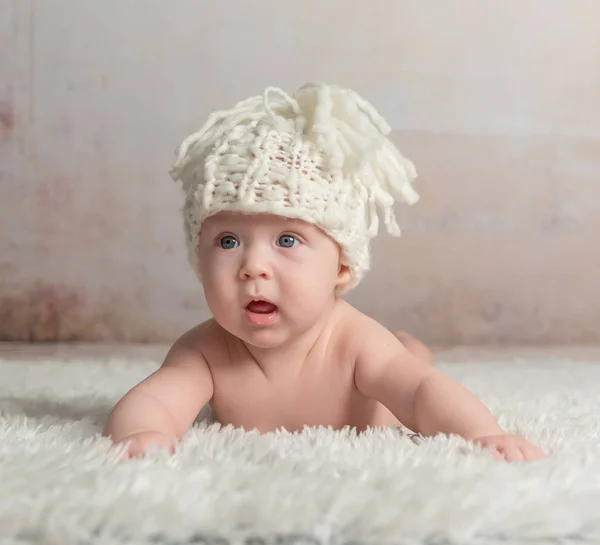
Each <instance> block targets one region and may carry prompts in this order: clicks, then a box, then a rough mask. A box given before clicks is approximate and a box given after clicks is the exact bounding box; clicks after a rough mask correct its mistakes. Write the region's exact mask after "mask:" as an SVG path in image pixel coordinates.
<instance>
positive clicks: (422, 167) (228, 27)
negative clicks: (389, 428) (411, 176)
mask: <svg viewBox="0 0 600 545" xmlns="http://www.w3.org/2000/svg"><path fill="white" fill-rule="evenodd" d="M336 8H338V9H336ZM340 8H342V9H341V11H339V9H340ZM0 13H1V14H2V16H0V338H2V339H48V340H49V339H110V340H164V339H170V338H173V337H174V336H175V335H176V334H178V333H179V332H181V330H183V329H184V328H186V327H188V326H190V325H192V324H194V323H196V322H197V321H199V320H202V319H204V318H205V317H207V311H206V308H205V306H204V302H203V298H202V294H201V290H200V287H199V286H198V284H197V282H196V280H195V277H194V275H193V273H192V272H191V271H190V270H189V268H188V265H187V262H186V258H185V252H184V247H183V235H182V231H181V227H180V221H179V216H178V208H179V206H180V194H179V189H178V186H176V185H175V184H174V183H172V182H171V181H170V179H169V177H168V169H169V166H170V163H171V160H172V157H173V150H174V148H175V146H176V145H177V144H178V142H179V141H180V139H181V138H182V137H183V136H185V135H186V134H187V133H188V132H189V131H191V130H193V129H195V128H197V127H198V125H199V124H200V123H201V122H202V121H203V120H204V118H205V116H206V115H207V114H208V113H209V112H210V111H211V110H212V109H215V108H221V107H224V106H229V105H231V104H232V103H233V102H234V101H236V100H238V99H240V98H243V97H245V96H247V95H249V94H255V93H258V92H260V90H261V89H262V88H264V87H265V86H267V85H271V84H275V85H279V86H282V87H283V88H285V89H287V90H288V91H290V92H291V91H293V90H294V89H295V88H297V87H298V86H299V85H301V84H302V83H304V82H305V81H308V80H315V79H317V80H325V81H330V82H336V83H339V84H342V85H348V86H352V87H355V88H356V89H357V90H358V91H359V92H361V93H362V94H363V95H364V96H366V97H367V98H368V99H370V100H371V101H372V102H373V103H374V104H375V105H376V106H377V107H378V108H379V109H380V111H381V112H382V113H383V114H384V115H385V116H386V117H387V118H388V120H389V121H390V124H391V125H392V126H393V127H394V131H395V132H394V138H395V140H396V142H397V143H398V145H399V146H400V147H401V149H402V150H403V151H404V152H405V153H406V154H407V155H408V156H409V157H411V158H412V159H413V161H414V162H415V163H416V165H417V167H418V170H419V171H420V174H421V178H420V181H419V184H418V189H419V190H420V192H421V193H422V196H423V199H422V201H421V202H420V203H419V204H418V205H417V206H416V207H414V208H411V209H408V210H400V217H401V220H402V226H403V228H404V235H405V236H404V237H403V238H401V239H390V238H386V237H383V238H381V239H380V240H378V241H377V242H376V244H375V246H374V265H373V270H372V272H371V274H370V275H369V276H368V277H367V279H366V280H365V282H364V284H363V285H361V286H360V287H359V288H358V289H357V290H356V291H355V292H353V293H352V294H351V296H350V299H351V300H352V301H353V302H354V303H356V304H357V305H358V306H359V307H360V308H361V309H363V310H364V311H366V312H368V313H371V314H372V315H374V316H375V317H378V318H379V319H381V320H382V321H383V322H384V323H386V324H388V325H390V326H397V327H403V328H405V329H408V330H409V331H412V332H414V333H415V334H417V335H419V336H421V337H423V338H424V339H426V340H428V341H431V342H451V343H453V342H503V341H506V342H550V343H555V342H588V341H590V342H591V341H599V340H600V284H599V282H598V277H599V271H600V249H599V246H600V244H599V235H600V216H599V214H598V211H599V207H600V205H599V203H600V31H599V28H600V27H599V23H598V21H600V2H597V1H596V0H587V1H585V0H505V1H502V2H500V1H497V2H481V1H480V0H451V1H447V2H424V1H423V0H411V1H401V0H397V1H394V2H392V1H387V0H379V1H373V0H370V1H369V2H366V1H364V0H353V1H349V0H343V1H342V0H339V1H331V2H323V1H321V0H303V1H302V2H276V1H274V0H269V1H267V0H261V1H260V2H247V1H243V0H238V1H233V0H229V1H222V2H198V1H196V0H173V1H171V2H165V1H163V0H126V1H124V0H103V1H102V2H100V1H97V0H79V1H74V0H70V1H69V0H54V1H53V2H43V1H38V2H36V1H35V0H12V1H10V0H0Z"/></svg>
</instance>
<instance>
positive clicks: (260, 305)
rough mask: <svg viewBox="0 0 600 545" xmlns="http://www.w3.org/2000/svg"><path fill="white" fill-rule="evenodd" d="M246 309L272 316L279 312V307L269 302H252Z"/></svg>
mask: <svg viewBox="0 0 600 545" xmlns="http://www.w3.org/2000/svg"><path fill="white" fill-rule="evenodd" d="M246 308H247V309H248V310H249V311H250V312H255V313H257V314H270V313H271V312H275V311H276V310H277V306H276V305H274V304H273V303H269V302H268V301H251V302H250V303H248V306H247V307H246Z"/></svg>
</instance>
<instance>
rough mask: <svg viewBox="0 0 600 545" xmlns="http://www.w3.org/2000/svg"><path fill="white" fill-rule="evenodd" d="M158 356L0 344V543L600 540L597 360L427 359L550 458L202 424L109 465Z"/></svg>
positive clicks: (536, 543)
mask: <svg viewBox="0 0 600 545" xmlns="http://www.w3.org/2000/svg"><path fill="white" fill-rule="evenodd" d="M158 363H159V358H154V357H147V356H141V355H137V356H131V355H129V356H127V355H126V354H123V355H121V356H119V355H112V356H110V357H109V356H102V355H100V354H94V353H93V352H92V353H90V354H89V355H88V356H87V357H86V356H85V354H79V355H78V356H77V357H74V356H65V355H61V354H60V353H57V352H54V353H51V354H49V355H48V354H47V355H39V354H38V355H37V356H28V355H27V352H24V353H21V354H15V352H14V350H13V351H6V350H5V351H0V543H1V544H2V545H4V544H12V543H15V544H20V545H26V544H44V545H46V544H57V545H59V544H60V545H71V544H73V545H75V544H77V545H80V544H81V545H96V544H104V543H107V544H108V543H115V544H116V543H131V544H140V545H141V544H143V545H150V544H153V545H159V544H169V545H171V544H172V545H175V544H214V545H217V544H218V545H230V544H231V545H233V544H244V545H300V544H302V545H305V544H306V545H309V544H310V545H313V544H314V545H328V544H336V545H350V544H352V545H359V544H365V545H366V544H373V545H374V544H383V543H398V544H428V545H441V544H444V545H451V544H483V545H500V544H507V543H515V544H530V545H541V544H544V545H545V544H550V543H553V544H554V543H561V544H571V543H572V544H578V545H582V544H592V543H594V544H598V543H600V441H599V427H600V421H599V417H600V398H599V396H598V393H599V391H600V360H599V359H597V358H579V359H577V360H574V359H571V358H569V357H568V355H564V354H563V355H560V356H554V357H552V356H546V355H538V356H531V355H529V356H520V355H519V353H518V352H516V353H513V354H512V355H510V356H508V355H504V356H502V355H497V356H496V357H489V358H481V357H479V356H477V357H474V356H469V355H468V354H465V355H464V356H463V357H458V358H457V357H456V355H454V357H453V358H448V359H444V355H443V354H442V355H441V356H439V357H438V360H437V365H438V366H439V367H441V368H442V369H443V370H444V371H445V372H446V373H448V374H449V375H451V376H452V377H454V378H455V379H457V380H458V381H460V382H461V383H462V384H464V385H465V386H467V387H468V388H470V389H471V390H472V391H473V392H475V393H476V394H477V395H479V396H480V398H482V399H483V401H484V402H485V403H486V404H487V405H488V406H489V407H490V409H491V410H492V411H493V413H494V414H495V415H496V416H497V417H498V418H499V420H500V423H501V424H502V425H503V426H504V427H505V429H506V430H508V431H510V432H514V433H521V434H524V435H526V436H527V437H529V438H530V439H531V440H532V441H533V442H535V443H536V444H538V445H539V446H540V447H541V448H542V449H544V450H545V451H546V452H547V453H548V457H547V459H545V460H543V461H540V462H533V463H507V462H498V461H494V460H493V459H492V457H491V456H490V455H489V454H487V453H486V452H484V451H482V450H480V449H478V448H475V447H473V446H472V445H471V444H469V443H467V442H465V441H463V440H461V439H460V438H457V437H446V436H437V437H433V438H422V439H420V440H419V439H415V438H414V437H413V438H411V436H410V434H408V433H403V432H402V431H400V430H394V429H388V430H382V431H374V432H369V433H364V434H359V435H357V434H356V433H354V432H353V431H352V430H343V431H337V432H336V431H332V430H329V429H306V430H305V431H303V432H302V433H297V434H291V433H286V432H278V433H271V434H266V435H260V434H258V433H255V432H244V431H241V430H236V429H231V428H222V427H220V426H218V425H216V424H214V423H211V421H210V415H208V416H207V418H208V419H202V418H201V419H200V420H199V421H198V423H197V424H196V425H195V426H194V428H193V429H192V430H191V431H190V433H189V434H188V436H187V437H186V438H185V441H184V442H183V444H182V445H181V448H180V449H179V451H178V452H177V453H176V454H175V455H174V456H168V455H166V454H165V453H155V454H154V455H151V456H148V457H146V458H144V459H137V460H130V461H127V462H121V461H119V453H118V452H117V451H115V450H113V449H111V448H110V444H109V442H108V440H106V439H105V438H102V437H100V431H101V429H102V426H103V423H104V421H105V419H106V417H107V415H108V413H109V411H110V409H111V407H112V406H113V405H114V403H115V402H116V401H117V400H118V399H119V398H120V397H121V396H122V395H123V394H124V393H125V392H126V391H127V390H128V389H129V388H130V387H131V386H133V385H134V384H135V383H136V382H138V381H139V380H141V379H142V378H144V377H145V376H147V375H148V374H150V373H151V372H152V371H153V370H154V369H156V368H157V366H158Z"/></svg>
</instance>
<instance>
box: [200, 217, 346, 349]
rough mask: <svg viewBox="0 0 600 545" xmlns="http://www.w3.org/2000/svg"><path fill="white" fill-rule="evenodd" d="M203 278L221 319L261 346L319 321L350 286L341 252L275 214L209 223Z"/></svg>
mask: <svg viewBox="0 0 600 545" xmlns="http://www.w3.org/2000/svg"><path fill="white" fill-rule="evenodd" d="M198 257H199V267H200V269H199V274H200V278H201V279H202V283H203V286H204V292H205V297H206V301H207V304H208V307H209V309H210V311H211V312H212V314H213V317H214V318H215V320H216V321H217V322H218V323H219V324H220V325H221V327H223V328H224V329H225V330H227V331H229V332H230V333H231V334H232V335H235V336H236V337H238V338H240V339H241V340H242V341H244V342H246V343H248V344H250V345H252V346H257V347H263V348H267V347H275V346H280V345H282V344H284V343H286V342H287V341H289V340H290V339H293V338H294V337H295V336H296V335H299V334H301V333H303V332H304V331H306V330H308V329H309V328H310V327H312V326H313V325H314V324H315V323H316V322H318V321H319V320H320V319H321V317H322V316H323V315H324V313H325V312H327V310H328V309H330V308H331V305H332V304H333V302H334V300H335V288H336V286H337V285H341V284H343V283H344V282H346V281H347V280H348V272H347V269H346V267H343V266H341V265H340V249H339V246H338V245H337V244H336V243H335V242H334V241H333V240H332V239H331V238H330V237H328V236H327V235H326V234H325V233H324V232H323V231H321V230H320V229H319V228H318V227H315V226H314V225H311V224H309V223H307V222H304V221H302V220H293V219H286V218H282V217H280V216H275V215H270V214H240V213H234V212H221V213H219V214H216V215H214V216H211V217H209V218H207V219H206V221H205V222H204V224H203V226H202V231H201V233H200V236H199V243H198Z"/></svg>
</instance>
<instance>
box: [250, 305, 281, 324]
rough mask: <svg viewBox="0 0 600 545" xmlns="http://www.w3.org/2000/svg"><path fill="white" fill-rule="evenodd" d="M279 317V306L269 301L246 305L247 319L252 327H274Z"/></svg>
mask: <svg viewBox="0 0 600 545" xmlns="http://www.w3.org/2000/svg"><path fill="white" fill-rule="evenodd" d="M278 315H279V312H277V305H274V304H273V303H269V302H268V301H262V300H259V301H251V302H250V303H248V304H247V305H246V317H247V318H248V321H249V322H250V323H251V324H252V325H254V326H257V327H265V326H270V325H273V324H274V323H275V322H276V320H277V316H278Z"/></svg>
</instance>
